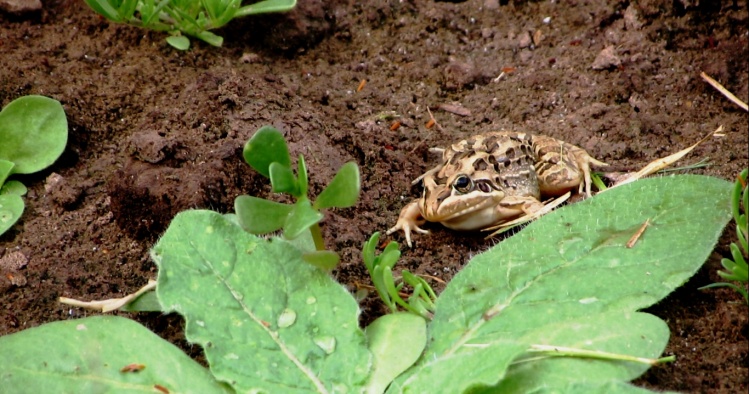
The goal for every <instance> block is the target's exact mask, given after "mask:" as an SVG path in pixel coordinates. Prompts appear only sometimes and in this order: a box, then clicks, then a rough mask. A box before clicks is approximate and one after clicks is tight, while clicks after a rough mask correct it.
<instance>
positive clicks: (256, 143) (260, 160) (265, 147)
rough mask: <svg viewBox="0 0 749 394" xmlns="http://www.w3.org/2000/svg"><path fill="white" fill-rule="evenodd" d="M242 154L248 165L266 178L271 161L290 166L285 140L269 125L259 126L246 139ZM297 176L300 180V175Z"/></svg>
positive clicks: (268, 174)
mask: <svg viewBox="0 0 749 394" xmlns="http://www.w3.org/2000/svg"><path fill="white" fill-rule="evenodd" d="M242 155H243V156H244V160H245V161H246V162H247V164H249V165H250V167H252V168H253V169H254V170H255V171H257V172H259V173H260V174H262V175H263V176H264V177H266V178H270V165H271V163H273V162H277V163H279V164H280V165H282V166H285V167H289V168H291V156H289V147H288V146H287V145H286V140H284V138H283V134H281V132H280V131H278V130H276V129H275V128H273V127H271V126H263V127H261V128H260V129H259V130H258V131H257V132H256V133H255V135H253V136H252V138H250V140H249V141H247V144H245V146H244V151H243V152H242ZM300 172H301V169H300ZM299 178H300V180H301V175H300V177H299ZM305 184H306V183H305Z"/></svg>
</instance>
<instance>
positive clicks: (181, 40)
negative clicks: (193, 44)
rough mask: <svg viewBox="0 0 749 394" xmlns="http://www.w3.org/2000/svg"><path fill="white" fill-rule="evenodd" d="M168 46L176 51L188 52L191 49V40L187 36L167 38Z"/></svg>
mask: <svg viewBox="0 0 749 394" xmlns="http://www.w3.org/2000/svg"><path fill="white" fill-rule="evenodd" d="M166 42H167V44H169V45H171V46H172V47H174V48H175V49H179V50H180V51H186V50H188V49H190V39H189V38H187V36H181V35H180V36H169V37H167V38H166Z"/></svg>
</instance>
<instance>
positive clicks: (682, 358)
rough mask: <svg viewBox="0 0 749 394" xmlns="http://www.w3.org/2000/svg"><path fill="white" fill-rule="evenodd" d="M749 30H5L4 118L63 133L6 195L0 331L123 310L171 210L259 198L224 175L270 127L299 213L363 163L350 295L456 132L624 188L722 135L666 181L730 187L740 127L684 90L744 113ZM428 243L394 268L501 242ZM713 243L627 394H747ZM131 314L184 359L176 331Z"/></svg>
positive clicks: (619, 10)
mask: <svg viewBox="0 0 749 394" xmlns="http://www.w3.org/2000/svg"><path fill="white" fill-rule="evenodd" d="M747 15H748V14H747V2H746V0H732V1H720V0H716V1H686V0H643V1H637V2H634V1H633V2H629V1H616V0H608V1H604V0H559V1H527V2H526V1H507V0H504V1H499V0H469V1H463V2H459V1H457V2H437V1H434V0H380V1H371V2H370V1H364V2H358V1H351V0H349V1H345V0H341V1H331V2H325V1H322V0H300V1H299V6H298V8H297V9H296V10H295V11H293V12H292V13H289V14H286V15H281V16H260V17H256V18H250V17H248V18H244V19H238V20H235V21H233V22H232V23H230V24H229V25H228V26H227V27H225V28H223V29H221V30H219V31H218V33H219V34H220V35H222V36H223V37H224V38H225V42H224V46H223V47H222V48H216V47H211V46H209V45H207V44H205V43H202V42H193V47H192V49H190V50H189V51H187V52H180V51H177V50H175V49H173V48H172V47H170V46H169V45H167V44H166V42H165V41H164V35H163V34H161V33H156V32H150V31H146V30H142V29H140V28H137V27H131V26H126V25H117V24H114V23H110V22H108V21H107V20H105V19H103V18H101V17H99V16H98V15H96V14H94V12H93V11H91V10H90V9H89V8H88V7H87V6H86V5H85V4H84V3H83V2H82V1H79V0H62V1H54V0H52V1H48V2H45V4H44V5H43V9H42V10H41V11H39V12H34V13H31V14H25V15H11V14H3V13H0V104H1V105H2V106H5V105H7V104H8V103H9V102H10V101H12V100H13V99H15V98H17V97H20V96H22V95H27V94H39V95H45V96H50V97H52V98H55V99H57V100H59V101H60V102H62V104H63V106H64V108H65V111H66V113H67V117H68V122H69V132H70V134H69V141H68V145H67V149H66V150H65V152H64V154H63V155H62V157H61V158H60V159H59V160H58V161H57V162H56V163H55V164H54V165H53V166H52V167H50V168H48V169H46V170H44V171H43V172H40V173H37V174H33V175H28V176H24V177H21V180H22V181H23V182H24V183H25V184H26V185H27V186H28V187H29V193H28V195H27V196H26V197H25V201H26V211H25V212H24V214H23V217H22V218H21V220H20V221H19V222H18V223H17V224H16V225H15V226H14V227H13V228H12V229H11V230H10V231H8V232H7V233H5V234H3V235H2V236H0V258H2V257H6V256H10V255H11V254H14V253H16V252H20V253H22V255H23V258H22V259H21V262H22V264H21V265H23V267H22V268H20V269H17V270H14V271H12V272H9V271H8V270H9V269H10V268H8V267H5V268H4V269H5V270H6V271H5V272H4V273H3V275H2V277H0V335H7V334H10V333H14V332H17V331H20V330H24V329H27V328H30V327H35V326H38V325H40V324H44V323H47V322H52V321H57V320H64V319H73V318H78V317H82V316H86V315H90V314H92V312H87V311H84V310H81V309H77V308H70V307H67V306H64V305H61V304H59V303H58V302H57V298H58V297H60V296H66V297H74V298H83V299H105V298H112V297H121V296H123V295H125V294H127V293H130V292H133V291H135V290H136V289H138V288H139V287H141V286H142V285H144V284H145V283H146V281H147V280H148V279H149V278H153V277H155V276H156V268H155V266H154V264H153V263H152V262H151V260H150V259H149V257H148V251H149V248H151V246H152V245H153V244H154V242H155V241H156V240H157V239H158V237H159V235H160V234H162V233H163V231H164V230H165V228H166V227H167V226H168V224H169V222H170V220H171V218H172V217H173V216H174V215H175V214H176V213H177V212H179V211H182V210H185V209H189V208H210V209H213V210H217V211H220V212H228V211H231V210H232V209H233V201H234V198H235V197H236V196H238V195H240V194H252V195H258V196H264V197H265V196H269V194H270V193H269V188H268V186H267V184H266V182H265V180H264V179H262V177H260V176H259V175H258V174H256V173H254V172H253V171H252V170H251V169H250V168H249V167H248V166H247V165H246V164H244V163H243V161H242V157H241V150H242V146H243V144H244V143H245V142H246V141H247V140H248V139H249V137H250V136H251V135H252V134H253V133H254V132H255V130H257V129H258V128H259V127H260V126H262V125H266V124H270V125H275V126H276V127H278V128H279V129H281V130H283V132H284V134H285V135H286V138H287V139H288V140H289V142H290V149H291V152H292V154H293V155H294V156H296V155H298V154H304V156H305V158H306V160H307V163H308V166H309V167H310V172H311V183H312V186H311V193H312V194H313V195H314V194H316V193H319V192H320V190H321V187H322V186H323V185H325V184H326V183H327V182H328V180H330V179H331V177H332V175H333V174H334V171H335V170H336V169H337V168H339V167H340V166H341V165H342V164H343V163H345V162H347V161H350V160H353V161H356V162H357V163H358V165H359V166H360V168H361V174H362V195H361V200H360V202H359V203H358V205H357V206H356V207H355V208H352V209H345V210H335V211H333V212H329V213H328V214H327V215H326V218H325V219H324V223H323V233H324V234H325V238H326V243H327V245H328V247H329V248H331V249H335V250H338V251H340V252H341V255H342V263H341V265H340V267H339V268H338V269H337V270H336V271H335V272H334V273H333V274H334V276H335V277H336V278H337V279H338V280H339V281H340V282H341V283H343V284H345V285H347V286H349V287H351V288H354V287H355V286H356V285H357V284H368V283H369V282H368V277H367V275H366V271H365V268H364V267H363V265H362V262H361V259H360V255H359V253H360V248H361V245H362V243H363V242H364V241H365V239H367V238H368V237H369V236H370V235H371V234H372V233H373V232H375V231H384V230H386V229H388V228H389V227H390V226H392V225H393V224H394V223H395V221H396V219H397V217H398V213H399V211H400V209H401V208H402V207H403V206H404V205H405V204H406V203H407V202H408V201H410V200H411V199H413V198H415V197H417V196H418V195H419V188H418V186H412V185H411V181H412V180H413V179H415V178H416V177H418V176H419V175H420V174H422V173H423V172H424V171H425V170H427V169H428V168H430V167H431V166H434V165H435V164H436V162H437V157H435V156H433V154H430V152H429V150H428V148H429V147H438V146H445V145H447V144H450V143H453V142H457V141H459V140H460V139H463V138H466V137H469V136H471V135H473V134H478V133H481V132H487V131H492V130H499V129H511V130H520V131H529V132H533V133H539V134H545V135H549V136H552V137H555V138H558V139H561V140H564V141H567V142H570V143H573V144H576V145H578V146H580V147H582V148H584V149H586V150H587V151H588V152H589V153H590V154H591V155H592V156H594V157H596V158H598V159H600V160H603V161H605V162H607V163H610V164H611V166H612V167H613V168H615V169H620V170H633V169H637V168H639V167H641V166H642V165H644V164H646V163H647V162H649V161H651V160H654V159H656V158H659V157H663V156H666V155H668V154H671V153H674V152H676V151H678V150H680V149H682V148H685V147H687V146H689V145H691V144H693V143H695V142H696V141H698V140H699V139H700V138H702V137H703V136H704V135H706V134H707V133H709V132H710V131H712V130H714V129H716V128H717V127H718V126H720V125H722V126H723V127H724V130H725V136H724V137H720V138H712V139H710V140H708V141H707V142H705V143H704V144H702V145H701V146H699V147H698V148H697V149H695V150H694V152H693V153H691V154H689V155H688V156H687V157H686V158H685V159H683V160H682V161H681V162H680V164H689V163H695V162H698V161H700V160H701V159H703V158H706V157H707V158H709V160H710V163H712V165H710V166H709V167H707V168H702V169H697V170H692V171H691V172H693V173H698V174H707V175H712V176H716V177H720V178H723V179H726V180H733V179H735V177H736V175H737V174H738V173H739V172H740V171H741V169H743V168H745V167H746V166H747V161H748V160H747V154H748V153H747V152H748V149H747V128H748V122H747V113H746V112H744V111H742V110H741V109H740V108H739V107H737V106H736V105H734V104H732V103H731V102H729V101H728V100H726V99H725V98H724V97H723V96H722V95H720V94H719V93H718V92H717V91H715V90H714V89H713V88H712V87H710V86H709V85H707V84H706V83H705V82H703V80H702V79H701V78H700V72H701V71H704V72H706V73H707V74H709V75H711V76H712V77H713V78H715V79H716V80H718V81H720V82H721V83H722V84H723V85H724V86H725V87H726V88H727V89H729V90H730V91H732V92H733V93H735V94H736V95H737V96H738V97H739V98H741V99H743V100H747V98H748V97H749V91H748V89H749V75H748V73H747V69H748V68H749V50H748V49H747V48H748V47H749V41H748V40H749V36H748V34H749V33H748V28H747V26H748V23H749V18H748V16H747ZM362 81H366V82H365V83H363V82H362ZM428 110H431V113H432V114H433V116H434V119H435V120H436V122H437V124H436V125H435V126H433V127H427V122H428V121H429V119H430V114H429V111H428ZM394 115H397V116H398V117H394ZM396 121H397V122H398V124H399V125H398V124H394V123H395V122H396ZM0 143H2V141H0ZM427 227H428V228H429V229H430V230H431V231H432V233H431V234H430V235H420V234H417V235H415V245H414V247H413V248H412V249H405V248H404V252H403V258H402V261H401V263H400V264H401V267H404V268H407V269H409V270H411V271H414V272H416V273H420V274H428V275H433V276H435V277H439V278H441V279H443V280H445V281H448V280H449V279H450V278H451V277H452V276H453V275H455V273H456V272H458V271H459V270H460V269H461V267H462V266H463V265H465V264H466V262H467V261H468V259H469V258H470V257H471V256H472V255H474V254H476V253H478V252H480V251H482V250H485V249H487V248H489V247H490V246H491V245H493V244H494V243H495V242H497V240H485V239H484V238H483V235H481V234H470V233H469V234H466V233H458V232H454V231H450V230H447V229H445V228H443V227H441V226H439V225H429V226H427ZM728 229H729V230H727V231H726V232H725V234H724V235H723V237H722V238H721V239H720V241H719V243H718V245H717V246H716V248H715V251H714V252H713V253H712V255H711V256H710V258H709V259H708V261H707V262H706V263H705V265H704V267H703V268H702V269H701V270H700V271H699V272H698V273H697V274H696V275H695V276H694V277H693V278H692V279H691V280H690V281H689V282H688V283H686V284H685V285H684V286H683V287H682V288H680V289H679V290H677V291H676V292H674V293H673V294H672V295H670V296H669V297H668V298H666V299H664V300H663V301H661V302H660V303H659V304H657V305H656V306H654V307H652V308H650V309H649V310H648V311H649V312H651V313H654V314H656V315H658V316H659V317H661V318H663V319H664V320H665V321H666V322H668V325H669V326H670V329H671V340H670V342H669V345H668V347H667V348H666V351H665V353H666V354H669V355H670V354H675V355H677V361H676V362H675V363H672V364H668V365H664V366H659V367H655V368H652V369H651V370H650V371H649V372H647V373H646V374H645V375H644V376H643V377H641V378H639V379H638V380H637V381H636V384H638V385H641V386H644V387H648V388H653V389H658V390H680V391H684V392H705V393H709V392H714V393H732V392H746V390H747V382H748V380H749V369H748V365H749V341H747V336H748V335H749V329H748V327H749V325H748V324H749V323H748V320H749V319H748V315H747V306H746V305H745V304H743V303H742V299H741V297H740V296H739V295H738V294H737V293H735V292H733V291H731V290H729V289H718V290H709V291H700V290H697V288H698V287H700V286H703V285H706V284H709V283H712V282H716V281H720V277H718V276H717V275H716V273H715V272H716V271H717V270H718V269H719V268H720V259H721V257H727V256H728V255H729V248H728V245H729V244H730V242H731V241H732V240H733V241H735V235H734V232H733V229H732V227H730V226H729V228H728ZM386 239H394V240H397V241H400V242H401V243H403V237H402V234H393V235H392V236H390V237H386ZM14 256H15V257H18V256H20V255H18V254H15V255H14ZM8 259H10V258H9V257H8V258H6V262H7V261H8ZM11 278H13V280H11ZM581 280H589V278H581ZM438 288H440V287H439V286H438ZM362 308H363V315H362V319H363V320H365V322H366V321H369V320H371V319H372V318H373V317H376V316H377V315H380V314H382V313H384V312H385V310H384V308H383V307H382V305H381V304H380V303H378V302H377V300H376V299H374V297H370V298H369V299H368V300H366V301H365V302H364V304H363V305H362ZM124 315H128V314H124ZM128 316H132V317H133V318H135V319H136V320H138V321H140V322H141V323H143V324H144V325H146V326H147V327H149V328H150V329H152V330H153V331H155V332H157V333H158V334H160V335H162V336H163V337H165V338H167V339H169V340H170V341H172V342H175V343H177V344H179V345H180V346H182V347H183V348H184V349H186V350H187V351H188V353H190V354H191V355H192V356H194V357H196V358H197V359H200V358H201V354H200V349H198V348H197V347H194V346H189V345H188V344H187V343H186V342H185V340H184V337H183V336H182V325H183V321H182V320H181V319H180V318H179V317H178V316H174V315H167V316H164V315H161V314H158V313H151V314H138V315H128Z"/></svg>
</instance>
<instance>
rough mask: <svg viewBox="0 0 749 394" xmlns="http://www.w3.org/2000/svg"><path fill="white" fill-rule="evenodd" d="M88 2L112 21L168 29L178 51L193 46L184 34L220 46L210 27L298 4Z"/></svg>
mask: <svg viewBox="0 0 749 394" xmlns="http://www.w3.org/2000/svg"><path fill="white" fill-rule="evenodd" d="M85 1H86V4H88V5H89V7H91V8H92V9H93V10H94V11H96V12H97V13H98V14H100V15H102V16H104V17H105V18H107V19H109V20H111V21H113V22H116V23H127V24H130V25H134V26H139V27H144V28H146V29H151V30H156V31H165V32H168V33H169V34H170V37H168V38H167V39H166V41H167V43H169V45H171V46H173V47H174V48H177V49H179V50H186V49H188V48H189V47H190V40H189V39H188V38H187V37H185V35H187V36H191V37H195V38H198V39H200V40H203V41H205V42H207V43H209V44H211V45H214V46H219V47H220V46H221V45H222V44H223V41H224V39H223V38H222V37H221V36H218V35H216V34H214V33H211V32H210V31H209V30H213V29H217V28H219V27H221V26H224V25H226V24H227V23H229V21H231V20H232V19H234V18H237V17H240V16H247V15H256V14H264V13H270V12H284V11H289V10H291V9H292V8H294V7H295V6H296V0H264V1H260V2H257V3H254V4H249V5H245V6H242V0H85ZM183 34H184V35H183Z"/></svg>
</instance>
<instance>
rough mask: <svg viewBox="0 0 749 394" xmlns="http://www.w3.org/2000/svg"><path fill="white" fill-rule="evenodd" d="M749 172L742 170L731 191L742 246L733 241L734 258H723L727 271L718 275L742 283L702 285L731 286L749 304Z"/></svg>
mask: <svg viewBox="0 0 749 394" xmlns="http://www.w3.org/2000/svg"><path fill="white" fill-rule="evenodd" d="M748 173H749V169H746V168H745V169H744V171H741V173H740V174H739V176H738V178H737V179H736V184H735V185H734V188H733V192H732V193H731V211H732V214H733V220H734V221H735V222H736V235H737V236H738V238H739V244H740V245H741V247H739V245H736V243H734V242H731V257H733V260H731V259H729V258H724V259H722V260H721V261H720V264H721V265H722V266H723V268H725V271H718V275H720V277H721V278H723V279H726V280H732V281H736V282H739V283H740V284H739V285H737V284H735V283H728V282H719V283H712V284H709V285H707V286H703V287H700V290H701V289H709V288H713V287H730V288H732V289H734V290H736V291H737V292H739V294H741V295H742V296H744V301H746V303H747V305H749V294H747V290H746V284H747V282H749V267H747V263H746V257H747V254H749V248H748V247H747V246H748V245H747V244H749V231H747V216H746V207H747V206H749V192H747V189H748V188H749V186H747V174H748Z"/></svg>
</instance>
